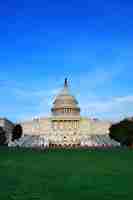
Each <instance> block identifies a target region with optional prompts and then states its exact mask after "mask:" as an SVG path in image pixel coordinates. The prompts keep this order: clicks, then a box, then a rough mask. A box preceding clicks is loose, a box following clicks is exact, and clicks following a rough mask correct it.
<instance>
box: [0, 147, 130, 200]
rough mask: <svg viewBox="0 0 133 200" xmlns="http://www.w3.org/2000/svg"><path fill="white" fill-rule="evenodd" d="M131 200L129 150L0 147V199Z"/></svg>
mask: <svg viewBox="0 0 133 200" xmlns="http://www.w3.org/2000/svg"><path fill="white" fill-rule="evenodd" d="M53 199H55V200H70V199H73V200H79V199H80V200H84V199H87V200H89V199H90V200H112V199H113V200H133V151H132V150H120V149H117V150H47V151H46V152H40V151H33V150H25V149H20V150H9V149H0V200H53Z"/></svg>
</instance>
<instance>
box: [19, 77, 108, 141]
mask: <svg viewBox="0 0 133 200" xmlns="http://www.w3.org/2000/svg"><path fill="white" fill-rule="evenodd" d="M21 125H22V127H23V134H24V136H34V137H35V136H36V137H37V136H38V137H42V138H43V137H44V138H46V139H47V140H48V141H49V143H51V144H56V145H73V144H83V141H88V143H89V142H90V140H91V141H92V140H93V141H95V142H94V143H96V140H95V139H96V138H103V139H104V138H105V137H106V138H107V137H108V132H109V127H110V125H111V123H110V122H108V121H100V120H96V119H89V118H85V117H82V116H81V115H80V108H79V105H78V101H77V100H76V98H75V97H74V96H73V95H72V94H71V92H70V90H69V87H68V83H67V79H65V82H64V87H63V89H62V90H61V91H60V93H59V94H58V95H57V96H56V98H55V100H54V102H53V106H52V108H51V116H50V117H47V118H44V117H41V118H34V119H32V120H29V121H24V122H22V123H21ZM108 139H109V138H108ZM97 143H98V142H97Z"/></svg>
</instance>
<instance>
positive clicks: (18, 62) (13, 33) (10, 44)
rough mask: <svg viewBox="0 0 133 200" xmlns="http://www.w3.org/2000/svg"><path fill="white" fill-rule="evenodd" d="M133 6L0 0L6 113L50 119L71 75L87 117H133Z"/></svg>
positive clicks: (0, 112) (113, 1)
mask: <svg viewBox="0 0 133 200" xmlns="http://www.w3.org/2000/svg"><path fill="white" fill-rule="evenodd" d="M132 74H133V1H129V0H106V1H104V0H100V1H99V0H93V1H87V0H82V1H77V0H64V1H63V0H45V1H44V0H38V1H34V0H32V1H31V0H21V1H18V0H0V93H1V97H0V116H1V117H7V118H9V119H11V120H13V121H18V120H23V119H28V118H32V117H34V116H47V115H48V114H50V108H51V105H52V101H53V98H54V96H55V95H56V93H58V91H59V90H60V88H61V87H62V85H63V81H64V78H65V77H68V79H69V82H70V84H71V91H72V93H73V94H74V95H75V96H76V97H77V99H78V101H79V104H80V106H81V109H82V115H85V116H88V117H97V118H100V119H111V120H119V119H121V118H124V117H127V116H132V115H133V75H132Z"/></svg>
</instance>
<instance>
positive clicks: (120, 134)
mask: <svg viewBox="0 0 133 200" xmlns="http://www.w3.org/2000/svg"><path fill="white" fill-rule="evenodd" d="M109 131H110V133H109V136H110V138H111V139H114V140H116V141H117V142H120V143H121V145H122V146H132V147H133V120H128V119H124V120H122V121H120V122H119V123H116V124H113V125H112V126H111V127H110V129H109Z"/></svg>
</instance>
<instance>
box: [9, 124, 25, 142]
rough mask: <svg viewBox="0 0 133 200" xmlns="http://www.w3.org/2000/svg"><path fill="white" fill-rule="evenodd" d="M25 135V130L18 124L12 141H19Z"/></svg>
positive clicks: (13, 132) (14, 129)
mask: <svg viewBox="0 0 133 200" xmlns="http://www.w3.org/2000/svg"><path fill="white" fill-rule="evenodd" d="M22 134H23V129H22V126H21V125H20V124H16V126H15V127H14V128H13V131H12V141H14V140H18V139H19V138H21V136H22Z"/></svg>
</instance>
